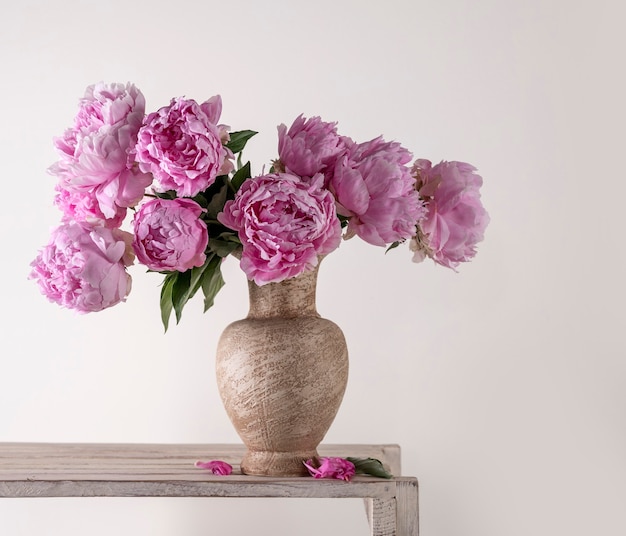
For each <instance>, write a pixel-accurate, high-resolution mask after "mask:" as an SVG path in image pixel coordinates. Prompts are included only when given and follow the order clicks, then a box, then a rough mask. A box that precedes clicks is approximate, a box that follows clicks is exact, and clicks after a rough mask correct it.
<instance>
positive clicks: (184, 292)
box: [172, 270, 191, 324]
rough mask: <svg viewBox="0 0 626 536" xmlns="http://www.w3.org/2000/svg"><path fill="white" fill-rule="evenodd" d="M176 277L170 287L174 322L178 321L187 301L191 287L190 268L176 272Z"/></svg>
mask: <svg viewBox="0 0 626 536" xmlns="http://www.w3.org/2000/svg"><path fill="white" fill-rule="evenodd" d="M176 273H177V277H176V280H175V281H174V285H173V287H172V304H173V305H174V313H176V323H177V324H178V323H179V322H180V317H181V316H182V314H183V307H185V304H186V303H187V302H188V301H189V290H190V288H191V270H187V271H186V272H176Z"/></svg>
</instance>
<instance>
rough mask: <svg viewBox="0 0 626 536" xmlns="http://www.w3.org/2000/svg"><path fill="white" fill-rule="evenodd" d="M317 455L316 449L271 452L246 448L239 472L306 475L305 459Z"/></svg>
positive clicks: (258, 474) (248, 473) (264, 474)
mask: <svg viewBox="0 0 626 536" xmlns="http://www.w3.org/2000/svg"><path fill="white" fill-rule="evenodd" d="M315 456H317V451H316V450H298V451H292V452H273V451H259V450H248V451H247V452H246V454H245V456H244V457H243V460H241V472H242V473H244V474H246V475H254V476H306V475H308V474H309V472H308V471H307V468H306V467H305V466H304V463H303V462H305V461H307V460H310V459H311V458H314V457H315Z"/></svg>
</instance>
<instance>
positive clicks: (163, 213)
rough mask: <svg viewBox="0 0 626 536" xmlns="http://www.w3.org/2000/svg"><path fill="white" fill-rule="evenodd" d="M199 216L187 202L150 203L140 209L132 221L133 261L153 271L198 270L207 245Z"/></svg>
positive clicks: (195, 207) (198, 209)
mask: <svg viewBox="0 0 626 536" xmlns="http://www.w3.org/2000/svg"><path fill="white" fill-rule="evenodd" d="M203 212H204V209H202V207H200V205H198V203H196V202H195V201H192V200H191V199H151V200H150V201H148V202H146V203H144V204H143V205H141V207H140V208H139V210H138V211H137V212H136V213H135V217H134V219H133V226H134V232H135V238H134V240H133V249H134V250H135V254H136V255H137V260H138V261H139V262H140V263H142V264H144V265H146V266H147V267H148V268H150V269H151V270H156V271H175V270H176V271H179V272H185V271H187V270H189V269H190V268H193V267H194V266H202V265H203V264H204V261H205V260H206V255H205V253H204V251H205V249H206V247H207V244H208V241H209V235H208V231H207V226H206V224H205V223H204V222H203V221H202V220H201V219H200V215H201V214H202V213H203Z"/></svg>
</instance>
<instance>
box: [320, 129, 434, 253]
mask: <svg viewBox="0 0 626 536" xmlns="http://www.w3.org/2000/svg"><path fill="white" fill-rule="evenodd" d="M410 160H411V153H409V151H408V150H406V149H405V148H404V147H402V146H401V145H400V144H399V143H396V142H385V141H384V140H383V139H382V138H380V137H379V138H376V139H374V140H371V141H368V142H365V143H361V144H358V145H357V144H355V143H352V144H349V145H348V150H347V151H346V153H345V154H344V155H343V156H342V157H341V158H340V159H338V161H337V164H336V166H335V170H334V173H333V175H332V177H331V179H330V183H329V189H330V190H331V191H332V192H333V193H334V194H335V197H336V198H337V212H338V213H339V214H341V215H342V216H345V217H348V218H349V221H348V229H347V235H348V237H350V236H354V235H355V234H356V235H358V236H360V237H361V238H362V239H363V240H365V241H366V242H369V243H370V244H373V245H375V246H385V245H387V244H390V243H393V242H396V241H402V240H405V239H407V238H411V237H412V236H413V235H415V225H416V223H417V222H418V221H419V220H420V219H421V218H422V217H423V216H424V212H425V209H424V207H423V204H422V202H421V201H420V199H419V196H418V195H417V192H416V191H415V179H414V178H413V177H412V176H411V170H410V168H409V167H407V166H406V164H407V163H408V162H409V161H410Z"/></svg>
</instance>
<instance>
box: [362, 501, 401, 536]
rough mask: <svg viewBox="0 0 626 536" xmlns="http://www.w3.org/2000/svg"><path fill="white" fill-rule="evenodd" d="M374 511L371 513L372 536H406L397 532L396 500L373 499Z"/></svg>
mask: <svg viewBox="0 0 626 536" xmlns="http://www.w3.org/2000/svg"><path fill="white" fill-rule="evenodd" d="M371 501H372V509H371V512H370V518H369V521H370V534H371V536H396V535H397V536H405V535H404V534H400V533H397V532H396V500H395V498H390V499H381V498H376V499H371Z"/></svg>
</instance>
